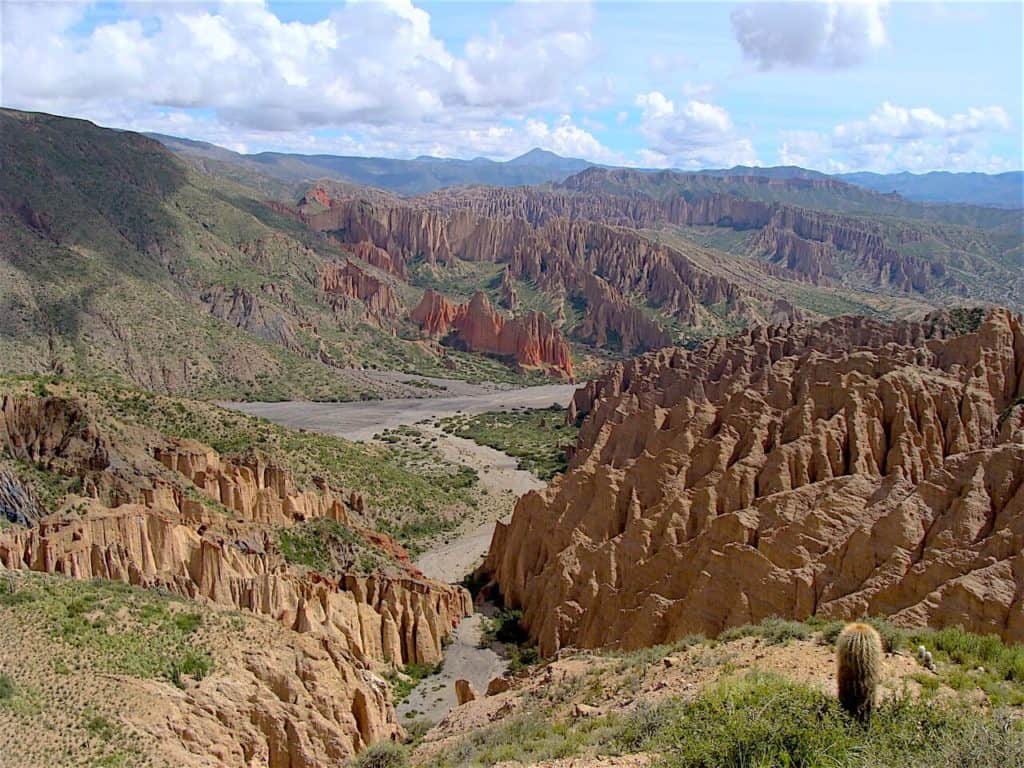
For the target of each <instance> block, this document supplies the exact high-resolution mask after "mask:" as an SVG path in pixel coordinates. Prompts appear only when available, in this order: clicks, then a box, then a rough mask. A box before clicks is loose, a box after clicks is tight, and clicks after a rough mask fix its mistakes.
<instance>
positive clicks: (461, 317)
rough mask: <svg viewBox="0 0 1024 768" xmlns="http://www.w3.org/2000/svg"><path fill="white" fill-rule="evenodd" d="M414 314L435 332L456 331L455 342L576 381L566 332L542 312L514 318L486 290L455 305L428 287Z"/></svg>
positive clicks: (418, 321) (445, 334) (532, 312)
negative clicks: (500, 307) (501, 310)
mask: <svg viewBox="0 0 1024 768" xmlns="http://www.w3.org/2000/svg"><path fill="white" fill-rule="evenodd" d="M411 318H412V320H413V321H414V322H416V323H418V324H419V325H420V327H421V328H422V329H423V330H424V331H426V332H427V333H428V334H430V335H431V336H447V335H448V334H450V333H453V334H454V335H455V339H454V341H455V343H456V344H459V345H462V346H464V347H465V348H466V349H467V350H469V351H472V352H483V353H486V354H490V355H497V356H499V357H504V358H509V359H512V360H514V361H515V362H516V364H518V365H520V366H522V367H524V368H542V369H544V370H546V371H548V372H549V373H552V374H554V375H558V376H561V377H563V378H567V379H571V378H572V377H573V367H572V353H571V350H570V349H569V345H568V344H567V343H566V342H565V340H564V339H563V338H562V334H561V333H560V332H559V331H558V329H557V328H555V327H554V326H553V325H552V324H551V321H550V320H548V318H547V316H546V315H544V314H543V313H542V312H535V311H531V312H527V313H526V314H525V315H518V316H516V317H513V318H511V319H509V318H506V317H505V316H504V315H502V314H501V313H500V312H497V311H496V310H495V309H494V308H493V307H492V306H491V303H490V302H489V301H488V300H487V297H486V296H485V295H484V294H482V293H476V294H474V296H473V298H472V299H470V301H469V302H467V303H466V304H460V305H454V304H452V303H451V302H450V301H448V299H446V298H445V297H444V296H442V295H441V294H439V293H437V292H435V291H429V290H428V291H426V292H425V293H424V294H423V298H422V299H421V300H420V303H419V305H417V307H416V308H415V309H414V310H413V311H412V315H411Z"/></svg>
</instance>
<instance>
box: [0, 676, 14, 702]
mask: <svg viewBox="0 0 1024 768" xmlns="http://www.w3.org/2000/svg"><path fill="white" fill-rule="evenodd" d="M17 690H18V689H17V687H16V686H15V685H14V680H13V679H11V677H10V675H0V701H8V700H10V699H13V698H14V694H15V693H16V692H17Z"/></svg>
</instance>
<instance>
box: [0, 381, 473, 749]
mask: <svg viewBox="0 0 1024 768" xmlns="http://www.w3.org/2000/svg"><path fill="white" fill-rule="evenodd" d="M124 434H128V435H129V436H130V437H128V438H126V437H124ZM139 440H141V438H139V437H138V436H137V435H135V432H134V431H132V430H128V431H127V432H124V431H122V430H115V431H114V433H113V434H112V435H109V436H108V435H107V434H106V433H105V432H104V430H103V429H101V428H100V426H99V422H98V421H97V420H96V419H94V418H93V417H92V416H91V415H90V411H89V409H88V408H87V407H86V406H85V405H83V404H82V403H80V402H78V401H76V400H73V399H67V398H63V397H36V396H31V395H5V396H4V397H3V401H2V407H0V445H2V446H3V447H4V450H5V452H6V453H7V454H8V455H10V456H11V457H12V458H15V459H19V460H22V461H31V462H33V463H35V464H36V465H37V466H39V467H41V468H42V470H43V471H46V472H51V473H57V474H60V475H63V476H71V477H77V478H78V479H79V480H80V481H81V482H80V485H81V488H82V493H83V495H82V496H81V497H73V498H72V502H71V503H70V507H68V509H70V508H73V511H54V510H49V512H50V514H47V515H45V516H43V517H42V518H41V519H38V520H31V521H29V522H31V523H32V525H31V526H30V527H21V526H11V527H9V528H7V529H5V530H3V531H2V532H0V566H2V567H3V568H6V569H13V570H22V569H25V570H33V571H40V572H45V573H57V574H63V575H66V576H70V577H73V578H79V579H92V578H102V579H110V580H115V581H123V582H128V583H131V584H136V585H142V586H154V587H161V588H164V589H167V590H169V591H171V592H174V593H176V594H180V595H183V596H185V597H188V598H191V599H201V600H210V601H212V602H214V603H216V604H220V605H224V606H229V607H233V608H239V609H244V610H248V611H251V612H253V613H256V614H260V615H263V616H267V617H269V618H272V619H274V620H275V621H276V622H278V623H279V624H281V625H282V626H283V627H285V628H287V629H288V630H290V631H293V632H297V633H299V634H300V635H302V636H308V637H309V638H310V639H311V641H307V640H303V639H300V640H298V641H297V644H296V645H295V646H294V647H291V648H290V649H289V648H282V649H279V655H280V654H292V655H293V656H294V659H293V662H294V665H295V667H294V668H295V669H296V674H297V675H298V677H297V678H296V679H295V681H294V682H295V685H297V686H300V687H305V683H303V682H302V681H303V680H305V679H306V678H305V677H304V676H305V675H306V672H303V670H307V671H308V674H310V675H311V674H314V671H315V670H316V669H318V668H321V667H322V668H323V669H322V670H321V672H320V673H317V674H321V673H322V674H324V675H325V676H324V678H323V679H324V680H336V681H341V682H339V686H340V687H339V689H338V690H336V691H332V692H331V694H330V695H328V696H326V698H325V697H324V696H323V695H319V694H316V693H315V691H313V692H309V691H307V692H306V693H304V694H303V696H300V697H298V698H296V699H292V700H291V701H292V703H293V704H295V705H296V706H294V707H289V706H286V705H279V704H277V703H274V702H273V701H266V702H261V701H251V702H249V704H251V707H249V709H251V711H252V712H254V713H255V712H263V713H265V714H267V713H270V714H273V713H276V714H274V717H271V716H270V714H267V719H266V720H262V719H261V720H260V721H259V722H253V726H254V728H253V729H248V730H246V731H245V733H246V734H248V735H247V736H246V738H248V737H249V736H252V734H256V735H255V736H252V737H253V738H257V737H258V738H259V739H263V740H264V741H265V742H266V744H268V745H276V746H268V747H267V748H268V749H270V750H271V752H275V751H278V752H279V754H283V755H287V754H290V755H291V758H290V759H291V761H292V762H287V761H286V762H285V763H282V764H288V765H319V764H323V760H324V759H326V757H330V758H331V759H337V758H339V756H342V757H343V756H345V755H350V754H351V753H352V752H353V751H356V750H358V749H361V748H362V747H365V746H366V745H367V744H368V743H370V742H372V741H375V740H377V739H380V738H388V737H391V736H394V735H396V734H398V733H399V732H400V730H401V729H400V726H398V724H397V722H396V720H395V716H394V711H393V709H392V707H391V701H390V695H389V693H388V689H387V687H386V686H385V685H383V684H382V681H381V680H380V678H379V677H378V676H377V675H375V674H374V673H373V672H372V670H373V669H374V668H379V667H382V666H396V667H401V666H404V665H406V664H411V663H429V664H433V663H437V662H438V661H439V660H440V659H441V655H442V644H443V642H444V640H445V639H446V638H447V637H448V635H449V634H450V633H451V631H452V630H453V628H454V627H455V626H456V625H457V624H458V622H459V620H460V619H461V617H462V616H464V615H467V614H468V613H469V612H470V611H471V609H472V606H471V603H470V598H469V594H468V593H467V592H466V591H465V590H462V589H460V588H455V587H449V586H446V585H442V584H439V583H437V582H433V581H430V580H428V579H426V578H424V577H423V576H422V574H420V573H419V572H418V571H417V570H416V569H415V568H414V567H413V566H412V565H411V563H410V562H409V560H408V557H407V555H406V554H405V552H404V550H402V548H401V547H400V546H398V545H397V544H396V543H394V542H393V541H391V539H389V538H388V537H387V536H385V535H383V534H380V533H378V532H376V531H373V530H370V529H369V528H368V527H366V526H365V525H364V523H363V522H362V511H363V507H364V505H365V502H364V500H363V499H362V497H360V496H359V495H358V494H353V493H346V492H344V491H341V490H338V489H333V488H331V487H329V486H328V485H326V484H325V483H323V482H322V481H315V483H314V486H313V487H311V488H302V489H300V488H297V487H296V485H295V483H294V481H293V480H292V478H291V475H290V473H289V472H287V471H286V470H284V469H282V468H281V467H279V466H276V465H274V464H272V463H268V462H267V461H265V460H263V459H261V458H259V457H258V456H257V455H252V456H250V457H248V458H238V459H234V458H226V457H223V456H221V455H219V454H218V453H216V452H215V451H213V450H212V449H210V448H209V447H208V446H205V445H202V444H200V443H197V442H194V441H188V440H173V439H167V438H162V437H158V438H155V439H153V440H152V442H149V443H145V444H141V443H139V442H138V441H139ZM66 506H67V505H66ZM318 518H330V519H332V520H335V521H337V522H338V523H340V524H341V525H343V526H344V527H345V528H346V529H348V531H350V535H351V536H354V537H355V538H356V539H358V540H359V541H361V542H363V544H362V546H366V547H371V548H373V549H374V550H375V551H376V552H378V553H382V555H383V556H384V557H385V558H386V560H385V562H386V563H389V564H388V565H386V566H383V567H379V568H377V569H376V570H374V571H372V572H364V571H357V570H356V569H355V568H354V567H353V568H352V569H351V570H349V571H344V570H341V571H332V572H325V573H321V572H318V571H314V570H309V569H305V568H299V567H295V566H293V565H291V564H290V563H289V562H288V561H287V560H286V559H285V558H284V556H283V555H282V553H281V551H280V549H279V543H278V531H279V530H280V529H281V528H285V527H288V526H293V525H296V524H299V523H302V522H305V521H310V520H315V519H318ZM275 653H278V651H275ZM282 658H283V657H282ZM250 661H251V662H252V663H253V664H257V665H262V664H264V662H265V661H267V660H266V659H263V657H262V656H259V655H253V656H252V657H251V659H250ZM267 663H269V662H267ZM289 663H292V662H289ZM324 665H326V666H324ZM271 666H273V665H271ZM250 672H251V673H252V676H253V681H252V690H253V691H259V690H262V688H261V686H262V685H263V684H264V683H266V685H269V686H270V688H272V689H273V691H274V693H275V695H276V696H280V695H281V694H280V693H279V689H280V688H281V686H282V685H285V684H286V683H285V680H286V678H288V679H290V677H289V676H290V675H291V673H288V674H285V673H284V672H280V673H279V674H277V677H276V678H272V677H268V676H270V675H273V674H275V673H274V672H273V670H272V669H262V668H261V669H252V670H250ZM300 678H301V679H300ZM260 681H263V683H261V682H260ZM287 685H291V683H287ZM316 701H320V703H321V704H323V703H324V702H327V701H331V702H334V704H332V705H331V706H329V707H326V708H319V709H318V712H319V715H318V716H317V718H315V721H301V720H300V719H299V718H303V717H306V715H304V714H301V713H302V712H305V711H307V710H308V709H309V707H313V708H317V707H318V705H317V704H316V703H315V702H316ZM339 702H340V706H339V705H338V703H339ZM211 706H212V705H211ZM218 706H223V707H226V708H228V709H231V708H241V709H246V707H248V706H249V705H245V704H243V703H242V702H241V701H237V702H234V703H231V704H229V703H227V702H224V701H221V704H220V705H218ZM241 709H240V710H239V711H241ZM249 709H246V711H249ZM225 711H227V709H225ZM247 722H248V721H247ZM289 723H290V725H289ZM264 726H265V727H264ZM250 731H251V733H250ZM239 738H242V737H241V736H240V737H239ZM224 748H225V749H229V750H230V749H234V747H229V746H228V745H225V747H224ZM296 754H304V755H306V757H303V758H301V759H299V758H298V757H296ZM310 755H314V756H315V759H314V758H313V757H310ZM325 756H326V757H325ZM228 764H231V763H230V762H228ZM271 764H274V761H273V759H272V760H271Z"/></svg>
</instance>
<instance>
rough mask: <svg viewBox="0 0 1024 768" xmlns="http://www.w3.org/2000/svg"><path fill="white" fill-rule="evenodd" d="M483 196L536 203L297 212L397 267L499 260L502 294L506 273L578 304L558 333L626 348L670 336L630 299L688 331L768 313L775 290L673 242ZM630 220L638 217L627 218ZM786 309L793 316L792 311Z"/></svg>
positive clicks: (351, 204)
mask: <svg viewBox="0 0 1024 768" xmlns="http://www.w3.org/2000/svg"><path fill="white" fill-rule="evenodd" d="M487 194H493V195H494V196H496V197H497V199H498V200H499V202H500V201H502V200H506V199H507V200H512V201H515V200H518V199H519V198H517V197H516V195H522V196H526V197H527V198H529V199H533V198H532V196H533V195H537V196H538V197H537V198H536V199H535V200H534V202H535V203H536V204H535V205H531V206H526V207H525V208H524V207H522V206H517V205H508V206H504V207H503V206H501V205H496V206H489V205H478V204H477V201H478V199H479V198H478V197H477V196H475V193H467V195H468V196H467V197H465V198H463V197H459V196H458V195H457V194H454V193H453V195H452V196H451V197H450V198H446V197H437V196H428V197H426V198H424V200H423V201H422V203H421V202H420V201H412V202H406V203H397V202H394V201H391V202H382V201H369V200H364V199H357V198H339V199H334V200H331V201H330V208H329V210H326V211H324V210H321V207H320V206H317V207H316V209H315V210H312V209H310V210H308V211H302V212H300V213H298V214H297V215H299V216H300V217H301V218H302V220H303V221H305V222H306V223H307V225H308V226H310V227H312V228H314V229H316V230H319V231H325V232H329V233H331V234H332V235H333V236H335V237H337V238H339V239H341V240H343V241H345V242H349V243H364V242H369V243H372V244H373V245H374V246H375V247H377V248H382V249H385V250H386V251H387V253H388V254H390V256H391V258H392V259H396V258H397V259H400V260H401V263H402V264H405V263H406V261H408V260H409V259H412V258H420V259H423V260H424V261H425V262H426V263H427V264H430V265H434V266H439V267H441V268H443V267H444V265H447V264H453V263H454V262H455V260H457V259H462V260H467V261H485V262H496V263H500V264H505V265H507V266H506V275H507V282H506V287H505V289H504V294H503V295H504V296H505V297H506V301H507V302H508V303H512V302H514V301H515V300H516V298H515V297H513V296H511V295H510V292H509V290H508V286H510V285H511V283H510V281H511V279H512V278H515V279H518V280H522V281H523V282H526V283H529V284H532V285H535V286H536V287H537V288H539V289H540V290H541V291H543V292H545V293H547V294H548V295H549V296H551V297H556V296H558V297H561V298H563V299H569V300H570V301H574V302H576V303H578V304H581V305H583V306H585V307H586V313H585V314H586V322H585V323H582V324H579V325H577V326H575V327H573V328H572V329H567V332H569V333H572V334H573V335H576V336H577V337H578V338H580V339H582V340H584V341H588V342H596V343H602V342H600V341H598V340H599V339H605V340H607V341H609V343H610V345H611V346H612V347H613V348H616V349H622V350H623V351H625V352H636V351H646V350H649V349H653V348H655V347H657V346H659V345H662V344H664V343H667V342H668V341H670V338H669V336H668V334H667V333H666V332H665V330H664V329H663V328H662V326H661V325H660V324H659V322H658V320H657V319H656V316H655V314H654V313H649V312H645V311H644V310H643V309H642V308H641V307H639V306H637V301H638V300H637V297H643V301H644V302H646V303H647V304H648V305H649V306H650V307H651V308H653V309H655V311H656V312H657V313H660V314H661V315H662V316H663V317H664V318H666V319H668V318H671V319H674V320H676V321H678V322H679V323H681V324H683V325H685V326H690V327H693V328H713V327H715V326H716V325H718V324H720V323H722V322H723V321H729V322H739V323H747V322H752V321H762V322H766V321H767V320H768V319H769V317H768V315H767V313H766V309H765V308H766V307H767V306H768V305H769V304H771V303H772V302H773V301H774V298H775V297H770V296H767V295H764V296H762V295H757V294H756V292H751V291H750V290H748V289H744V288H740V287H739V286H738V285H736V284H735V283H733V282H731V281H730V280H728V279H726V278H723V277H721V276H719V275H715V274H711V273H710V272H708V271H707V270H705V269H702V268H700V267H698V266H696V265H695V264H694V263H693V262H692V261H691V260H690V259H689V258H688V257H687V256H686V255H685V254H683V253H682V252H680V251H678V250H676V249H673V248H670V247H668V246H666V245H663V244H660V243H657V242H654V241H653V240H651V239H649V238H647V237H644V236H642V235H640V234H638V233H636V232H633V231H629V230H626V229H621V228H619V227H615V226H609V225H608V224H607V223H605V222H603V221H595V220H592V219H591V218H588V217H587V216H578V215H576V211H575V210H574V209H573V208H572V207H570V206H558V205H554V206H551V207H546V206H547V204H548V203H549V202H550V200H549V197H546V196H545V195H546V194H547V193H542V192H536V193H534V192H532V191H529V190H523V191H519V190H511V191H510V190H502V191H494V192H493V193H487ZM554 198H555V199H559V200H575V199H576V197H575V196H573V195H562V196H561V197H559V196H554ZM483 199H485V200H486V199H489V198H483ZM563 214H564V215H563ZM612 220H613V221H614V220H615V217H614V216H613V217H612ZM630 224H631V226H640V225H641V222H640V221H639V220H635V219H631V220H630ZM598 281H600V282H598ZM790 314H791V316H792V317H796V316H797V313H796V310H795V309H792V308H790ZM617 344H621V346H616V345H617Z"/></svg>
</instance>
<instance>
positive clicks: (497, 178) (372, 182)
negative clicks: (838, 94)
mask: <svg viewBox="0 0 1024 768" xmlns="http://www.w3.org/2000/svg"><path fill="white" fill-rule="evenodd" d="M147 135H148V136H150V137H151V138H154V139H157V140H158V141H160V142H161V143H163V144H164V145H165V146H167V147H168V148H169V149H171V150H172V151H174V152H176V153H178V154H179V155H183V156H186V157H189V158H192V159H194V160H196V161H199V162H202V163H204V164H207V165H211V164H212V165H213V166H215V169H216V170H217V171H218V172H220V173H221V174H227V175H232V174H234V175H239V174H242V175H244V174H245V173H246V172H249V173H251V174H257V175H259V176H261V177H264V178H265V177H271V178H274V179H277V180H278V181H280V182H282V183H284V184H297V183H300V182H306V181H310V180H313V179H320V178H329V179H332V180H334V181H342V182H349V183H352V184H358V185H364V186H372V187H377V188H380V189H386V190H388V191H391V192H397V193H399V194H403V195H416V194H422V193H424V192H431V191H433V190H435V189H441V188H443V187H453V186H467V185H474V184H484V185H488V186H499V187H515V186H521V185H527V184H544V183H547V182H557V181H562V180H564V179H565V178H567V177H569V176H571V175H573V174H574V173H578V172H579V171H582V170H583V169H585V168H589V167H593V166H598V167H607V166H601V165H600V164H598V163H591V162H589V161H587V160H582V159H580V158H574V157H562V156H561V155H557V154H555V153H554V152H549V151H547V150H544V149H539V148H538V149H532V150H530V151H529V152H527V153H525V154H523V155H520V156H519V157H516V158H513V159H512V160H508V161H505V162H498V161H495V160H488V159H486V158H483V157H477V158H474V159H472V160H459V159H452V158H441V157H431V156H428V155H423V156H420V157H417V158H414V159H411V160H402V159H395V158H387V157H354V156H344V155H300V154H291V153H286V152H260V153H258V154H253V155H246V154H241V153H238V152H232V151H231V150H229V149H224V148H223V147H219V146H216V145H215V144H208V143H206V142H202V141H192V140H191V139H182V138H178V137H175V136H165V135H162V134H158V133H150V134H147ZM696 173H697V174H700V175H705V176H759V177H763V178H770V179H819V178H826V177H829V176H830V175H829V174H825V173H822V172H821V171H815V170H810V169H807V168H800V167H798V166H793V165H782V166H769V167H761V166H746V165H738V166H735V167H733V168H718V169H708V170H703V171H697V172H696ZM831 178H836V179H840V180H842V181H845V182H847V183H850V184H855V185H857V186H859V187H863V188H865V189H870V190H872V191H874V192H881V193H883V194H887V193H896V194H898V195H900V196H901V197H904V198H906V199H907V200H913V201H916V202H923V203H964V204H969V205H981V206H989V207H995V208H1024V172H1022V171H1010V172H1007V173H1000V174H986V173H950V172H947V171H934V172H931V173H922V174H914V173H889V174H882V173H868V172H861V173H842V174H834V175H831Z"/></svg>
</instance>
